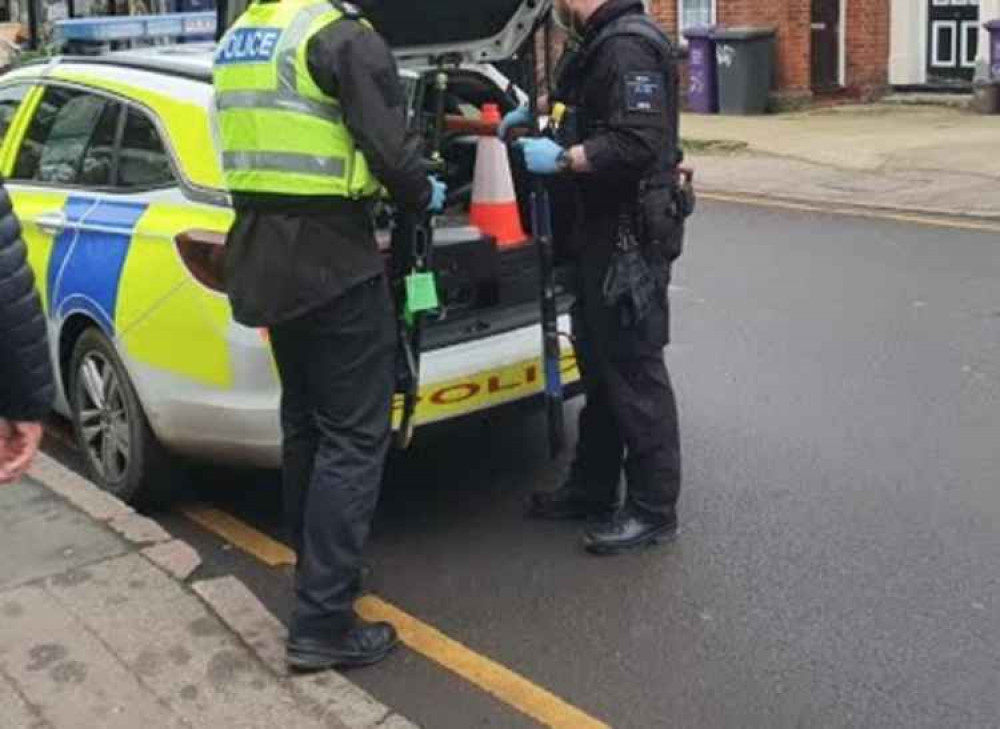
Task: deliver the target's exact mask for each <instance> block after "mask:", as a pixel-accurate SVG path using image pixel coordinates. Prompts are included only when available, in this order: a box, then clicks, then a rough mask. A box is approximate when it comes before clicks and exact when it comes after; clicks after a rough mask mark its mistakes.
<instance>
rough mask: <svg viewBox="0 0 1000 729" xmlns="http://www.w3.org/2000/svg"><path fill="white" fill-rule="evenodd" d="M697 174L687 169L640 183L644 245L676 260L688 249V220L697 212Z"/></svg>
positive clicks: (640, 209)
mask: <svg viewBox="0 0 1000 729" xmlns="http://www.w3.org/2000/svg"><path fill="white" fill-rule="evenodd" d="M695 205H696V197H695V192H694V182H693V176H692V175H691V173H690V172H689V171H687V170H682V169H677V170H675V171H673V172H670V173H667V174H664V175H661V176H657V177H652V178H649V179H646V180H643V181H642V182H641V183H640V185H639V210H638V213H639V215H638V223H639V237H640V240H641V241H642V244H643V246H644V247H646V248H648V249H652V250H654V251H656V252H657V253H659V254H660V255H662V256H663V257H664V258H665V259H666V260H667V262H668V263H673V262H674V261H676V260H677V259H678V258H680V256H681V254H682V253H683V252H684V221H685V220H687V218H689V217H690V216H691V215H692V214H694V210H695Z"/></svg>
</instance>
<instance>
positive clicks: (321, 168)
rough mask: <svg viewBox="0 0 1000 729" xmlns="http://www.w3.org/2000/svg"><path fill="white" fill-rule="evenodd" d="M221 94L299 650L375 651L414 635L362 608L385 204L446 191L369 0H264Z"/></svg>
mask: <svg viewBox="0 0 1000 729" xmlns="http://www.w3.org/2000/svg"><path fill="white" fill-rule="evenodd" d="M214 79H215V100H216V107H217V113H218V124H219V131H220V136H221V143H222V154H223V169H224V172H225V177H226V184H227V186H228V188H229V190H230V192H231V193H232V197H233V204H234V207H235V210H236V221H235V223H234V225H233V228H232V230H231V231H230V234H229V237H228V240H227V241H226V286H227V290H228V293H229V298H230V300H231V302H232V307H233V315H234V316H235V318H236V320H237V321H239V322H240V323H242V324H245V325H247V326H251V327H266V328H267V329H269V330H270V340H271V345H272V347H273V350H274V357H275V360H276V362H277V367H278V372H279V374H280V377H281V384H282V400H281V425H282V430H283V434H284V444H283V462H284V467H283V481H284V497H285V512H286V520H287V524H288V528H289V532H290V537H291V539H292V542H293V546H294V548H295V552H296V555H297V557H298V563H297V567H296V573H295V600H294V611H293V614H292V617H291V623H290V627H289V637H288V654H287V659H288V664H289V667H290V668H292V669H295V670H322V669H326V668H333V667H350V666H361V665H369V664H372V663H375V662H377V661H380V660H382V659H383V658H384V657H385V656H386V655H388V653H389V652H390V651H391V650H392V649H393V648H394V647H395V645H396V644H397V642H398V638H397V635H396V631H395V630H394V629H393V627H392V626H391V625H388V624H384V623H383V624H376V625H369V624H366V623H364V622H362V621H361V620H360V619H359V618H358V617H357V616H356V615H355V613H354V609H353V603H354V600H355V599H356V597H357V593H358V589H359V585H360V580H359V575H360V567H361V553H362V549H363V547H364V545H365V542H366V540H367V538H368V534H369V530H370V524H371V519H372V516H373V514H374V510H375V505H376V502H377V500H378V495H379V487H380V483H381V479H382V471H383V463H384V459H385V456H386V452H387V449H388V446H389V442H390V435H391V424H390V418H391V410H392V395H393V389H394V384H395V347H396V341H397V339H396V330H395V315H394V311H393V303H392V300H391V298H390V294H389V289H388V285H387V281H386V275H385V266H384V263H383V261H382V258H381V256H380V255H379V252H378V249H377V246H376V242H375V232H374V227H373V222H372V205H373V202H374V201H375V199H376V197H377V196H378V195H379V193H380V191H381V190H382V188H383V187H384V188H385V189H386V190H387V191H388V193H389V195H390V196H391V197H392V199H393V200H394V201H395V203H396V204H397V205H399V206H401V207H402V208H404V209H406V210H409V211H411V212H414V213H422V212H424V211H425V210H433V209H438V208H440V207H441V206H442V205H443V203H444V198H445V194H446V190H445V187H444V185H443V184H442V183H440V182H438V181H437V180H435V179H433V178H429V177H428V174H427V169H426V167H425V165H424V162H423V159H422V141H421V140H420V139H419V137H417V136H415V135H412V134H410V133H409V132H408V129H407V119H406V116H407V110H406V102H405V96H404V92H403V89H402V87H401V85H400V82H399V77H398V69H397V67H396V63H395V60H394V58H393V56H392V54H391V52H390V50H389V47H388V46H387V44H386V43H385V41H384V40H383V39H382V38H381V37H380V36H379V35H378V34H377V33H376V31H375V30H374V29H373V28H372V27H371V25H370V24H368V23H367V22H366V21H365V19H364V17H363V16H362V11H361V10H359V8H358V7H356V6H354V5H348V4H347V3H341V2H339V1H338V0H257V1H256V2H254V3H253V4H252V5H251V6H250V8H249V9H248V10H247V11H246V12H245V13H244V14H243V15H242V16H241V17H240V18H239V19H238V20H237V21H236V23H235V24H234V26H233V27H232V28H231V29H230V30H229V32H228V33H227V34H226V35H225V37H224V38H223V39H222V41H221V43H220V45H219V49H218V51H217V53H216V57H215V68H214Z"/></svg>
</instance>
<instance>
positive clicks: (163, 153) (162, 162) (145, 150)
mask: <svg viewBox="0 0 1000 729" xmlns="http://www.w3.org/2000/svg"><path fill="white" fill-rule="evenodd" d="M173 182H174V171H173V169H172V168H171V166H170V156H169V155H168V154H167V150H166V148H165V147H164V145H163V140H162V139H160V134H159V132H157V130H156V126H155V125H154V124H153V122H152V121H151V120H150V119H149V117H147V116H146V115H145V114H143V113H142V112H139V111H136V110H135V109H129V111H128V117H127V118H126V120H125V133H124V134H123V135H122V144H121V154H120V156H119V159H118V186H119V187H131V188H150V187H162V186H164V185H169V184H172V183H173Z"/></svg>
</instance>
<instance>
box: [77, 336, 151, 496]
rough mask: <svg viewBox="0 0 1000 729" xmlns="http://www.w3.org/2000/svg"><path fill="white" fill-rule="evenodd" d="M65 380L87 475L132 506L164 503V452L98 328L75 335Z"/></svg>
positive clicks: (105, 338)
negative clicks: (75, 340)
mask: <svg viewBox="0 0 1000 729" xmlns="http://www.w3.org/2000/svg"><path fill="white" fill-rule="evenodd" d="M68 381H69V398H68V399H69V404H70V409H71V410H72V415H73V430H74V432H75V434H76V441H77V444H78V445H79V448H80V452H81V453H82V455H83V459H84V462H85V464H86V468H87V472H88V474H89V476H90V478H91V479H92V480H93V481H94V483H96V484H97V485H98V486H100V487H101V488H102V489H104V490H105V491H107V492H109V493H111V494H112V495H114V496H116V497H118V498H119V499H121V500H122V501H124V502H126V503H128V504H131V505H133V506H137V507H145V508H153V507H159V506H162V505H163V504H164V502H165V501H166V497H167V495H168V493H167V491H168V487H169V483H170V477H169V473H168V471H169V464H168V462H167V458H166V454H165V452H164V450H163V447H162V446H161V445H160V443H159V442H158V441H157V440H156V436H155V435H153V431H152V429H151V428H150V427H149V421H148V420H147V419H146V414H145V413H144V412H143V409H142V405H141V404H140V403H139V398H138V396H137V395H136V393H135V388H134V387H132V382H131V380H130V379H129V376H128V372H127V371H126V370H125V367H124V365H123V364H122V362H121V360H120V359H119V357H118V354H117V352H116V351H115V348H114V347H113V346H112V344H111V342H110V341H108V338H107V337H106V336H105V335H104V334H103V332H101V331H100V330H99V329H96V328H94V329H88V330H87V331H85V332H84V333H83V334H82V335H81V336H80V339H79V340H78V341H77V343H76V346H75V347H74V348H73V356H72V358H71V360H70V370H69V378H68Z"/></svg>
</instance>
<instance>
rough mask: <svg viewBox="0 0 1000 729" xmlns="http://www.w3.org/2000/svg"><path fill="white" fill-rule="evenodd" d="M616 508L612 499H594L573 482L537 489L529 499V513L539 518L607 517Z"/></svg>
mask: <svg viewBox="0 0 1000 729" xmlns="http://www.w3.org/2000/svg"><path fill="white" fill-rule="evenodd" d="M614 508H615V507H614V504H612V503H611V502H610V501H600V500H597V499H594V498H593V497H591V496H589V495H588V494H586V493H584V492H583V490H582V489H581V488H580V487H579V486H577V485H576V484H575V483H573V482H569V483H567V484H565V485H564V486H562V487H560V488H558V489H556V490H555V491H536V492H535V493H533V494H532V495H531V496H530V497H529V499H528V514H529V515H530V516H534V517H538V518H539V519H552V520H560V521H561V520H570V519H589V518H593V517H606V516H609V515H611V514H613V513H614Z"/></svg>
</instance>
